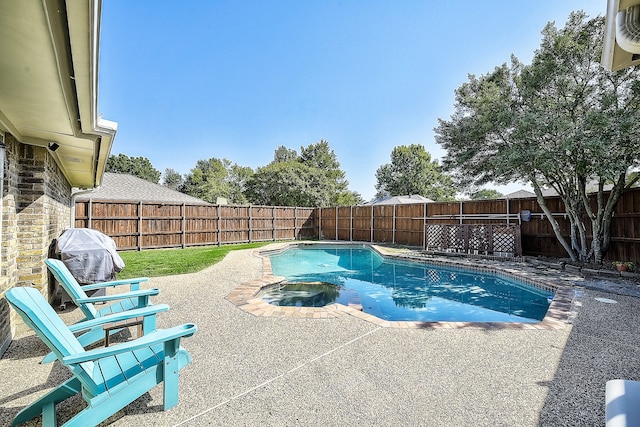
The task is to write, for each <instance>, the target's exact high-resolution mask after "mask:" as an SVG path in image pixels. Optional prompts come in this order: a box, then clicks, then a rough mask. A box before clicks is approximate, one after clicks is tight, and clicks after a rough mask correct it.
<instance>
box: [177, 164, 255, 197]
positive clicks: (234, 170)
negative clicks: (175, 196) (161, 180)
mask: <svg viewBox="0 0 640 427" xmlns="http://www.w3.org/2000/svg"><path fill="white" fill-rule="evenodd" d="M252 173H253V170H252V169H251V168H248V167H242V166H238V165H236V164H234V163H231V161H230V160H227V159H217V158H215V157H212V158H210V159H209V160H198V161H197V162H196V166H195V167H194V168H193V169H191V172H190V173H189V174H187V176H186V177H185V180H184V183H183V184H182V186H181V188H180V191H181V192H183V193H186V194H189V195H191V196H193V197H197V198H199V199H202V200H205V201H207V202H210V203H216V201H217V199H218V197H224V198H227V199H228V200H229V202H231V203H234V204H242V203H246V202H247V199H246V197H245V195H244V190H245V188H244V186H245V181H246V180H247V178H248V177H249V176H250V175H251V174H252Z"/></svg>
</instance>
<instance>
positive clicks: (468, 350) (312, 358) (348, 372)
mask: <svg viewBox="0 0 640 427" xmlns="http://www.w3.org/2000/svg"><path fill="white" fill-rule="evenodd" d="M549 274H550V275H552V276H553V277H557V280H559V281H563V282H564V283H565V284H566V283H571V284H572V285H574V286H575V289H576V295H575V298H574V301H573V305H572V307H573V310H572V313H571V316H570V318H569V321H568V322H567V323H566V326H565V327H561V328H556V329H550V330H535V329H533V330H509V329H433V328H426V329H397V328H385V327H380V326H378V325H376V324H374V323H371V322H368V321H365V320H362V319H360V318H358V317H355V316H351V315H349V314H347V313H340V315H337V316H335V317H329V318H323V319H307V318H297V317H262V316H255V315H253V314H251V313H248V312H246V311H243V310H241V309H239V308H238V307H237V306H235V305H234V304H232V303H231V302H230V301H228V300H227V299H226V296H227V295H228V294H229V293H230V292H231V291H232V290H233V289H234V288H236V287H237V286H239V285H240V284H242V283H245V282H248V281H251V280H255V279H259V278H261V277H262V262H261V259H260V258H258V257H256V256H254V255H253V254H252V252H251V251H233V252H231V253H230V254H229V255H228V256H227V257H226V258H225V259H224V260H223V261H222V262H220V263H219V264H216V265H214V266H212V267H210V268H208V269H206V270H204V271H201V272H199V273H195V274H188V275H182V276H171V277H161V278H153V279H152V280H150V282H149V284H148V286H149V287H158V288H160V289H161V293H160V295H159V297H158V298H156V300H155V301H157V302H161V303H166V304H168V305H169V306H170V307H171V310H170V311H169V312H168V313H163V314H162V315H160V317H159V319H158V323H159V326H160V327H166V326H173V325H176V324H179V323H186V322H195V323H196V324H197V325H198V328H199V330H198V332H197V333H196V334H195V335H194V336H193V337H191V338H188V339H184V340H183V341H182V345H183V346H184V347H185V348H186V349H187V350H188V351H189V352H190V353H191V355H192V358H193V363H192V364H191V365H190V366H188V367H187V368H186V369H184V370H183V371H181V375H180V402H179V404H178V406H177V407H176V408H173V409H171V410H169V411H167V412H164V411H162V389H161V387H156V388H155V389H153V390H152V391H151V392H150V393H148V394H146V395H144V396H143V397H141V398H140V399H138V400H137V401H135V402H134V403H132V404H131V405H129V406H127V407H126V408H125V409H124V410H122V411H120V412H119V413H117V414H116V415H114V416H113V417H111V418H110V419H109V420H107V422H105V424H106V425H113V426H130V425H136V426H156V425H161V426H173V425H185V426H205V425H207V426H209V425H213V426H236V425H240V426H258V425H273V426H281V425H282V426H302V425H304V426H316V425H317V426H320V425H322V426H327V425H381V426H392V425H393V426H397V425H407V426H408V425H425V426H461V425H478V426H480V425H482V426H515V425H517V426H537V425H544V426H559V425H562V426H567V425H585V426H592V425H603V424H604V420H605V417H604V390H605V383H606V381H607V380H609V379H613V378H626V379H635V380H640V367H639V364H638V360H640V351H639V347H638V343H639V342H640V330H639V328H638V325H640V322H639V320H640V319H639V317H640V298H639V296H640V293H639V292H638V289H637V288H638V285H637V284H636V283H634V282H633V281H632V280H629V279H627V280H621V279H614V278H607V279H601V278H596V279H576V275H575V274H571V275H570V278H569V275H568V273H563V272H550V273H549ZM612 292H615V293H612ZM596 298H606V299H608V300H615V301H616V303H611V302H610V301H607V300H604V301H605V302H602V301H599V300H596ZM61 315H62V316H63V317H64V319H65V321H66V322H67V323H69V322H72V321H73V320H75V319H77V318H78V317H79V316H80V314H79V310H77V309H72V310H71V309H67V310H65V311H63V312H61ZM125 335H126V334H125ZM47 351H48V350H47V348H46V347H45V346H44V344H42V343H41V342H40V341H39V339H38V338H37V337H35V336H34V335H33V334H32V333H31V332H30V331H28V330H25V331H20V333H19V334H18V336H17V337H16V339H15V340H14V341H13V342H12V344H11V346H10V348H9V349H8V351H7V352H6V353H5V354H4V356H3V358H2V359H0V384H1V385H2V386H1V387H0V425H8V424H9V423H10V422H11V419H12V418H13V416H14V415H15V414H16V413H17V412H18V411H19V410H20V409H21V408H22V407H23V406H25V405H26V404H28V403H30V402H32V401H33V400H35V399H36V398H37V397H38V396H39V395H40V394H42V393H43V392H44V391H45V390H47V389H48V388H50V387H52V386H54V385H56V384H58V383H60V382H61V381H62V380H63V379H65V378H67V377H68V376H69V374H68V372H67V371H66V370H65V369H64V368H63V367H61V365H60V364H59V363H58V362H55V363H54V364H48V365H40V364H39V363H38V362H39V361H40V359H41V358H42V357H43V356H44V355H45V354H46V353H47ZM83 405H84V401H83V400H82V399H81V398H79V397H75V398H72V399H69V400H67V401H66V402H64V403H62V404H60V405H59V406H58V408H59V412H60V414H61V416H60V418H59V419H58V422H59V424H62V422H63V421H64V420H66V419H67V417H69V416H70V415H71V414H73V413H75V412H77V411H78V410H79V409H80V408H81V407H82V406H83ZM25 425H40V420H39V419H36V420H34V422H32V423H27V424H25Z"/></svg>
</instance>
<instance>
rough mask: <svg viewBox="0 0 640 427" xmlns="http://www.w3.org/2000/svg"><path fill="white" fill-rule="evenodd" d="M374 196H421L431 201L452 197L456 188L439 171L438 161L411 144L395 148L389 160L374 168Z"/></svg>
mask: <svg viewBox="0 0 640 427" xmlns="http://www.w3.org/2000/svg"><path fill="white" fill-rule="evenodd" d="M376 180H377V183H376V190H377V193H376V197H384V196H405V195H412V194H416V195H421V196H424V197H427V198H429V199H432V200H453V199H454V197H455V194H456V187H455V186H454V185H453V181H452V180H451V178H450V177H449V176H447V175H445V174H443V173H442V167H441V166H440V165H439V164H438V161H437V160H431V154H429V153H428V152H427V151H426V150H425V148H424V146H422V145H420V144H411V145H409V146H406V145H401V146H398V147H395V148H394V149H393V151H392V152H391V163H386V164H384V165H382V166H380V167H379V168H378V170H377V171H376Z"/></svg>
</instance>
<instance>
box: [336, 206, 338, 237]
mask: <svg viewBox="0 0 640 427" xmlns="http://www.w3.org/2000/svg"><path fill="white" fill-rule="evenodd" d="M337 241H338V207H337V206H336V242H337Z"/></svg>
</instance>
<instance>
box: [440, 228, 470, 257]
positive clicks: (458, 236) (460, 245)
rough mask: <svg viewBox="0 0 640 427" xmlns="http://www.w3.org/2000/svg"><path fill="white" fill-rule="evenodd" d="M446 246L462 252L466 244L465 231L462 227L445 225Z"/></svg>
mask: <svg viewBox="0 0 640 427" xmlns="http://www.w3.org/2000/svg"><path fill="white" fill-rule="evenodd" d="M445 227H447V247H448V248H449V249H453V250H454V251H455V252H464V250H465V246H466V240H467V239H466V233H465V231H466V230H465V229H464V228H463V227H459V226H457V225H453V226H451V225H447V226H445Z"/></svg>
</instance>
